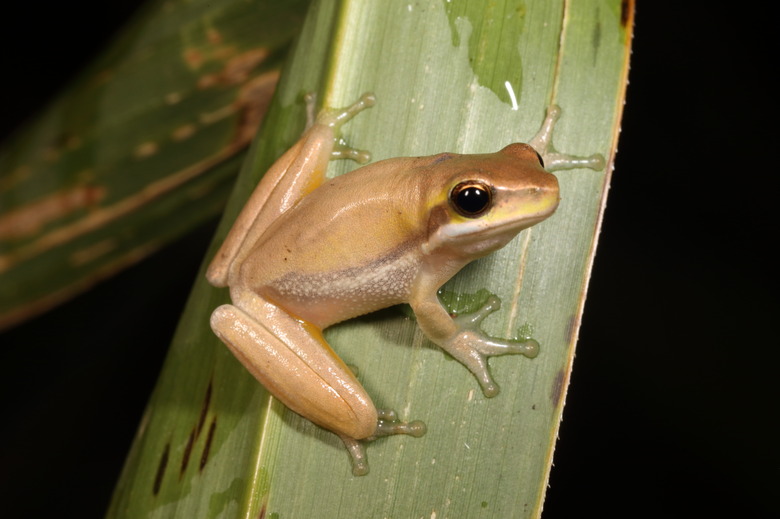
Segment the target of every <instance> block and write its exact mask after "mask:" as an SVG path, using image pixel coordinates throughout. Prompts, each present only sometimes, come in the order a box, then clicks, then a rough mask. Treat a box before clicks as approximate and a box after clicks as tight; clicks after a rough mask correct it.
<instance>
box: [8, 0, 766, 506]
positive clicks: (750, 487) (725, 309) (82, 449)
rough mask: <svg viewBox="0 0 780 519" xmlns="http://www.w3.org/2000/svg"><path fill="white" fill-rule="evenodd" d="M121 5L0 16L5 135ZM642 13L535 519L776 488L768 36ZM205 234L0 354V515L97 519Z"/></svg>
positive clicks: (35, 7)
mask: <svg viewBox="0 0 780 519" xmlns="http://www.w3.org/2000/svg"><path fill="white" fill-rule="evenodd" d="M136 4H137V1H132V0H124V1H122V2H114V3H112V4H111V6H110V7H107V6H106V5H104V3H101V2H96V1H93V0H90V1H88V2H80V3H78V8H77V9H76V8H75V7H74V6H75V5H76V4H71V3H64V2H59V3H47V4H46V6H45V8H44V7H43V6H41V5H39V4H33V3H30V4H27V5H16V6H15V7H14V8H13V9H11V10H8V11H4V13H5V16H4V19H3V21H2V27H3V30H2V31H0V32H2V34H0V37H1V38H2V39H1V40H0V45H1V48H2V56H3V58H2V61H3V64H4V66H3V69H4V70H5V72H4V73H3V79H2V80H0V89H1V90H0V103H2V114H3V116H2V119H1V120H0V131H2V132H3V134H2V135H7V133H8V132H10V131H12V130H13V129H14V128H15V127H17V126H18V124H20V123H21V122H22V121H23V120H25V119H26V118H28V117H31V116H32V115H34V113H35V112H36V110H38V109H40V108H42V107H43V106H44V105H45V103H46V101H47V100H48V99H50V98H51V96H52V95H54V93H56V92H57V90H58V89H59V88H60V87H61V86H62V85H63V84H65V83H66V82H67V81H68V79H69V78H70V77H72V75H73V74H75V72H76V71H78V70H79V68H80V67H81V66H82V65H84V64H85V63H87V62H88V61H89V60H90V58H91V57H92V56H93V55H94V54H95V53H97V52H98V51H99V50H100V48H101V47H102V46H104V45H105V44H106V42H107V41H109V40H110V37H111V35H112V33H113V32H114V31H115V30H116V29H117V28H118V27H119V26H121V23H122V21H123V20H125V19H126V17H127V16H128V14H129V13H131V12H132V10H133V9H134V8H135V6H136ZM640 4H641V5H639V6H638V13H637V18H636V31H635V40H634V53H633V59H632V69H631V74H630V85H629V88H628V99H627V105H626V109H625V115H624V121H623V132H622V135H621V139H620V145H619V149H620V151H619V153H618V157H617V163H616V169H615V174H614V177H613V182H612V189H611V191H610V195H609V203H608V206H607V211H606V216H605V221H604V226H603V232H602V235H601V239H600V243H599V248H598V254H597V256H596V263H595V268H594V272H593V277H592V280H591V284H590V290H589V293H588V301H587V304H586V310H585V316H584V321H583V327H582V330H581V334H580V342H579V345H578V349H577V352H578V353H577V359H576V362H575V369H574V375H573V379H572V385H571V387H570V390H569V395H568V400H567V405H566V410H565V413H564V420H563V425H562V429H561V432H560V442H559V444H558V447H557V451H556V456H555V466H554V469H553V472H552V476H551V481H550V489H549V493H548V499H547V501H546V504H545V514H544V516H545V517H546V518H548V519H550V518H559V517H576V516H580V515H582V514H583V513H594V514H597V516H598V517H656V516H662V517H691V516H697V517H762V516H766V515H768V513H769V512H770V511H771V510H772V509H773V507H772V506H771V505H773V504H774V501H775V499H772V498H774V497H776V496H777V491H776V487H777V484H778V482H780V481H779V480H780V478H778V476H779V475H780V455H778V450H779V449H778V446H777V441H778V438H780V428H778V425H777V416H776V415H777V410H778V405H777V402H776V396H777V389H776V387H777V386H776V384H775V383H774V381H773V378H774V376H776V375H775V370H776V367H777V361H778V355H777V349H778V346H779V345H780V344H779V342H780V341H778V338H777V333H776V332H775V327H774V325H773V324H772V323H773V322H775V320H776V319H778V310H779V309H780V308H779V306H780V305H778V295H777V291H776V285H777V283H776V278H775V276H774V275H773V274H774V267H775V265H776V263H777V261H776V253H775V252H774V248H775V242H776V241H777V238H778V236H777V234H778V233H777V221H776V219H775V213H776V211H777V204H776V193H777V191H776V190H775V186H776V184H777V182H776V177H777V175H778V173H777V166H776V161H777V159H776V157H775V154H774V152H775V149H774V147H773V146H772V144H770V142H769V140H770V136H774V135H775V133H776V131H775V130H770V129H769V125H770V124H772V123H773V122H774V121H773V119H774V118H775V115H776V101H775V95H776V88H772V89H770V81H769V79H768V77H767V74H766V71H767V70H771V69H773V68H775V67H776V58H775V57H771V58H770V57H767V50H766V49H767V47H768V45H769V41H770V39H771V37H772V31H773V30H774V28H770V27H769V26H768V23H764V22H763V19H769V18H770V15H769V14H768V13H761V12H758V11H756V12H746V11H745V10H744V8H741V7H735V8H732V9H725V8H712V7H710V8H708V9H700V6H698V5H697V6H689V5H687V3H686V5H680V4H683V3H682V2H652V1H650V2H640ZM708 5H713V4H710V3H708ZM744 5H746V6H747V5H748V4H744ZM749 5H750V6H751V7H752V6H753V4H749ZM9 13H10V14H9ZM44 13H45V15H46V19H43V20H42V19H41V16H42V15H43V14H44ZM41 35H46V36H45V37H44V38H42V37H41ZM772 84H773V85H774V84H775V81H774V80H773V81H772ZM214 226H215V223H211V224H209V225H207V226H204V227H203V228H201V229H199V230H197V231H195V232H194V233H192V234H191V235H190V236H187V237H185V238H183V239H182V240H180V241H179V242H177V243H175V244H173V245H171V246H170V247H168V248H167V249H166V250H164V251H162V252H161V253H159V254H157V255H156V256H154V257H152V258H150V259H148V260H146V261H144V262H142V263H141V264H139V265H137V266H135V267H133V268H130V269H128V270H127V271H125V272H123V273H121V274H119V275H118V276H116V277H115V278H113V279H111V280H109V281H107V282H105V283H103V284H101V285H99V286H98V287H97V288H95V289H94V290H92V291H90V292H88V293H86V294H84V295H82V296H80V297H78V298H76V299H74V300H73V301H71V302H70V303H67V304H65V305H63V306H61V307H59V308H57V309H56V310H54V311H51V312H50V313H48V314H46V315H44V316H42V317H40V318H37V319H35V320H32V321H30V322H28V323H26V324H24V325H22V326H19V327H17V328H15V329H12V330H10V331H7V332H5V333H2V334H0V364H1V365H2V371H0V388H1V389H2V395H3V403H2V409H3V413H2V422H1V423H2V426H1V430H0V508H2V510H4V512H5V514H3V515H5V516H7V517H19V516H22V517H39V516H43V515H47V516H48V515H56V516H59V517H63V516H64V517H70V516H76V517H99V516H102V514H103V513H104V511H105V508H106V506H107V504H108V500H109V498H110V494H111V491H112V489H113V485H114V483H115V481H116V478H117V475H118V473H119V470H120V468H121V465H122V463H123V460H124V457H125V455H126V453H127V449H128V447H129V445H130V442H131V439H132V436H133V434H134V432H135V429H136V427H137V424H138V420H139V418H140V415H141V412H142V409H143V407H144V405H145V403H146V401H147V399H148V396H149V393H150V391H151V389H152V387H153V384H154V382H155V380H156V377H157V374H158V372H159V369H160V366H161V363H162V360H163V358H164V355H165V352H166V350H167V348H168V345H169V341H170V339H171V336H172V333H173V330H174V327H175V325H176V323H177V320H178V318H179V315H180V312H181V309H182V307H183V304H184V301H185V298H186V296H187V294H188V291H189V288H190V287H191V285H192V281H193V279H194V276H195V273H196V270H197V268H198V266H199V264H200V261H201V259H202V256H203V252H204V250H205V248H206V246H207V245H208V243H209V241H210V238H211V235H212V233H213V231H214Z"/></svg>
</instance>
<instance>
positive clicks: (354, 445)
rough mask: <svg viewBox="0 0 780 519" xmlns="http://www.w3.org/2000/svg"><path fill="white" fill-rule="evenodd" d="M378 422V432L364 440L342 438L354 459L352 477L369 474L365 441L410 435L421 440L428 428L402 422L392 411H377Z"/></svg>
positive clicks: (415, 421)
mask: <svg viewBox="0 0 780 519" xmlns="http://www.w3.org/2000/svg"><path fill="white" fill-rule="evenodd" d="M377 415H378V420H377V424H376V432H375V433H374V434H373V435H372V436H369V437H368V438H365V439H364V440H355V439H354V438H350V437H349V436H340V437H341V440H342V441H343V442H344V446H345V447H346V448H347V452H349V456H350V458H351V459H352V475H353V476H365V475H366V474H368V459H367V458H366V446H365V445H364V444H363V442H364V441H373V440H376V439H377V438H381V437H382V436H390V435H393V434H408V435H409V436H414V437H415V438H419V437H420V436H422V435H424V434H425V432H426V430H427V427H426V426H425V423H423V422H421V421H419V420H414V421H412V422H402V421H400V420H399V419H398V415H397V414H396V412H395V411H393V410H392V409H377Z"/></svg>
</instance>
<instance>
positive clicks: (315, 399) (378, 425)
mask: <svg viewBox="0 0 780 519" xmlns="http://www.w3.org/2000/svg"><path fill="white" fill-rule="evenodd" d="M231 295H232V299H233V303H234V304H233V305H222V306H220V307H219V308H217V309H216V310H215V311H214V313H213V314H212V315H211V328H212V329H213V330H214V333H215V334H216V335H217V336H218V337H219V338H220V339H222V341H223V342H224V343H225V344H226V345H227V346H228V348H230V351H231V352H233V354H234V355H235V356H236V358H238V360H239V361H241V363H242V364H243V365H244V367H246V368H247V370H249V372H250V373H252V375H254V377H255V378H256V379H257V380H259V381H260V382H261V383H262V384H263V386H265V387H266V389H268V391H269V392H270V393H271V394H272V395H273V396H274V397H276V398H277V399H279V400H280V401H281V402H282V403H283V404H284V405H286V406H287V407H289V408H290V409H292V410H293V411H295V412H296V413H298V414H299V415H301V416H303V417H304V418H307V419H308V420H310V421H312V422H314V423H316V424H317V425H319V426H321V427H324V428H326V429H328V430H330V431H333V432H335V433H336V434H338V435H339V436H340V437H341V439H342V440H343V441H344V444H345V445H346V447H347V450H348V451H349V453H350V455H351V456H352V462H353V470H352V471H353V474H355V475H363V474H366V473H368V463H367V462H366V456H365V452H364V448H363V445H362V444H361V442H360V440H364V439H369V440H370V439H373V438H375V437H377V436H384V435H387V434H410V435H412V436H420V435H422V434H423V433H424V432H425V426H424V424H421V423H420V422H411V423H409V424H405V423H402V422H400V421H398V420H397V419H390V420H389V419H388V417H389V416H392V417H394V416H395V415H394V413H392V412H389V411H385V410H377V409H376V407H374V404H373V402H372V401H371V398H370V397H369V396H368V394H367V393H366V391H365V389H363V386H362V385H361V384H360V382H358V380H357V379H356V378H355V375H354V374H353V373H352V371H351V370H350V369H349V368H348V367H347V366H346V365H345V364H344V362H343V361H342V360H341V359H340V358H339V357H338V356H337V355H336V354H335V353H334V352H333V350H332V349H331V348H330V346H329V345H328V343H327V342H326V341H325V338H324V337H323V336H322V332H321V330H319V329H318V328H317V327H315V326H313V325H311V324H308V323H304V322H301V321H299V320H298V319H295V318H294V317H292V316H290V315H289V314H287V313H286V312H285V311H284V310H282V309H281V308H279V307H277V306H275V305H274V304H272V303H270V302H268V301H266V300H265V299H263V298H262V297H260V296H258V295H257V294H254V293H252V292H249V291H245V290H234V291H232V294H231ZM390 413H392V414H390Z"/></svg>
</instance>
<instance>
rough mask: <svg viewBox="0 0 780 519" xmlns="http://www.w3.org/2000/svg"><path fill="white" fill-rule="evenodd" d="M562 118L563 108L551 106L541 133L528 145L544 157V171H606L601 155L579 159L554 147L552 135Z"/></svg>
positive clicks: (540, 130)
mask: <svg viewBox="0 0 780 519" xmlns="http://www.w3.org/2000/svg"><path fill="white" fill-rule="evenodd" d="M560 116H561V108H560V107H559V106H558V105H551V106H550V107H549V108H547V116H546V117H545V118H544V122H543V123H542V127H541V128H540V129H539V132H538V133H537V134H536V135H535V136H534V138H533V139H531V140H530V141H529V142H528V144H530V145H531V146H533V148H534V149H535V150H536V151H537V152H538V153H539V155H541V156H542V160H543V161H544V169H546V170H547V171H559V170H563V169H576V168H590V169H593V170H596V171H600V170H602V169H604V165H605V164H606V163H605V161H604V156H603V155H601V154H600V153H596V154H593V155H591V156H589V157H577V156H574V155H566V154H564V153H558V152H556V151H555V150H554V149H553V146H552V134H553V129H554V127H555V123H556V122H557V121H558V118H559V117H560Z"/></svg>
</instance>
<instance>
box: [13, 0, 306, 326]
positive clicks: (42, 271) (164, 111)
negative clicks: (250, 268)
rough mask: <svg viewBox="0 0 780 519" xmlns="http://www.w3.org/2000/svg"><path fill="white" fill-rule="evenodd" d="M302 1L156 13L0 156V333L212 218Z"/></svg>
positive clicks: (140, 17) (258, 116)
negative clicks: (2, 329) (0, 329)
mask: <svg viewBox="0 0 780 519" xmlns="http://www.w3.org/2000/svg"><path fill="white" fill-rule="evenodd" d="M308 3H309V2H308V0H295V1H288V2H286V3H284V4H283V5H277V4H278V2H261V1H257V0H255V1H249V2H247V1H244V0H224V1H221V2H216V3H215V2H208V1H206V0H193V1H178V0H175V1H167V0H166V1H157V2H152V3H150V4H148V5H147V6H145V7H144V8H143V9H141V11H140V12H139V13H138V14H137V16H135V17H134V19H133V20H132V21H131V23H129V24H128V26H127V27H126V29H125V30H124V31H123V32H122V34H121V35H120V37H118V38H117V40H116V41H115V42H114V43H113V44H112V45H111V46H110V48H109V49H107V51H106V52H105V53H104V54H103V55H102V56H101V57H100V58H99V59H98V60H97V61H96V62H95V63H94V64H92V65H91V66H90V67H89V68H88V69H87V70H86V71H84V73H83V74H81V76H80V77H79V78H78V79H77V80H76V81H75V82H74V83H73V84H72V85H70V87H69V88H67V89H66V91H64V92H63V93H62V94H61V95H60V96H59V97H58V98H57V99H56V100H55V101H54V102H53V103H52V104H51V105H50V106H49V107H47V108H46V109H45V110H44V111H43V112H42V113H41V115H40V116H39V117H38V118H37V119H36V120H35V121H33V123H31V124H30V125H28V126H27V127H26V128H24V129H22V130H21V131H20V132H18V133H17V134H16V135H15V136H13V137H12V138H11V139H9V140H8V141H7V142H5V143H3V146H2V148H0V328H4V327H6V326H9V325H12V324H14V323H16V322H19V321H21V320H23V319H26V318H28V317H30V316H32V315H35V314H37V313H39V312H42V311H44V310H46V309H48V308H49V307H51V306H54V305H56V304H58V303H59V302H61V301H63V300H66V299H68V298H69V297H71V296H72V295H74V294H76V293H78V292H80V291H82V290H84V289H86V288H88V287H89V286H91V285H93V284H94V283H95V282H97V281H99V280H100V279H103V278H105V277H107V276H110V275H112V274H113V273H114V272H116V271H118V270H120V269H122V268H124V267H125V266H127V265H129V264H132V263H134V262H136V261H138V260H139V259H141V258H143V257H145V256H146V255H148V254H150V253H152V252H153V251H155V250H157V249H158V248H159V247H161V246H163V245H165V244H166V243H168V242H169V241H171V240H173V239H174V238H176V237H178V236H181V235H182V234H184V233H186V232H187V231H190V230H192V229H194V228H195V227H197V225H199V224H201V223H202V222H204V221H206V220H208V219H209V218H213V217H215V216H217V215H219V214H220V212H221V211H222V210H223V209H224V204H225V201H226V200H227V196H228V194H229V192H230V189H231V187H232V185H233V181H234V177H235V175H236V174H237V172H238V169H239V167H240V164H241V160H242V159H243V156H244V152H245V151H246V148H247V146H248V144H249V142H250V140H251V139H252V137H253V136H254V134H255V132H256V129H257V127H258V125H259V124H260V121H261V120H262V118H263V114H264V113H265V110H266V108H267V106H268V103H269V101H270V98H271V95H272V94H273V91H274V87H275V85H276V81H277V78H278V73H279V67H280V63H281V60H282V58H283V56H284V55H285V54H286V52H287V50H288V48H289V45H290V42H291V40H292V38H293V36H294V35H295V34H297V32H298V30H299V29H300V25H301V24H302V22H303V10H304V9H305V7H306V6H307V5H308Z"/></svg>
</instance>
